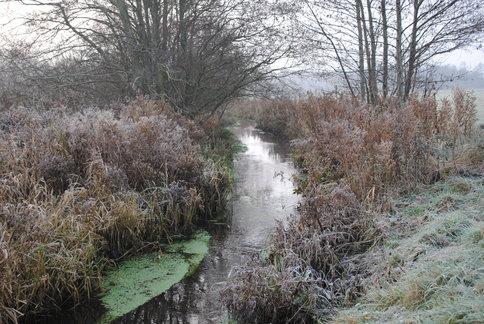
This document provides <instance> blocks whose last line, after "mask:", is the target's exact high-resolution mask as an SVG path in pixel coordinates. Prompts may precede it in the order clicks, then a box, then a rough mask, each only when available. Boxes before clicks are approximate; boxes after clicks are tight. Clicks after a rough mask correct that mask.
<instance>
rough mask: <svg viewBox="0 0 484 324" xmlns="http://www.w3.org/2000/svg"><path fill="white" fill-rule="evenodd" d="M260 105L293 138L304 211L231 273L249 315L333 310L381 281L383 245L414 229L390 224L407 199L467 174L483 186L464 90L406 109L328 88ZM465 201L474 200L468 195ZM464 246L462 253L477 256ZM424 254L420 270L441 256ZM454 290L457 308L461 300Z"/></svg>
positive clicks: (236, 309)
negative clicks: (368, 101) (377, 276)
mask: <svg viewBox="0 0 484 324" xmlns="http://www.w3.org/2000/svg"><path fill="white" fill-rule="evenodd" d="M261 107H262V108H261ZM257 109H258V110H256V112H257V114H256V115H255V118H256V120H258V124H259V126H260V127H261V128H263V129H266V130H269V131H273V132H275V133H276V134H277V133H284V136H285V137H287V138H289V139H292V144H293V156H294V161H295V163H296V164H297V165H298V166H299V168H300V176H299V177H298V179H296V182H297V184H298V191H299V192H300V193H301V195H302V196H303V199H302V202H301V204H300V206H299V208H298V215H295V216H294V217H292V218H291V219H290V220H288V223H287V224H280V225H279V226H278V227H277V228H276V232H275V233H274V235H273V236H272V238H271V240H270V244H269V245H268V247H267V249H266V251H265V252H264V253H263V254H262V256H261V257H260V258H258V259H256V260H255V261H254V262H253V263H252V264H250V265H248V266H247V267H246V268H244V269H240V271H238V272H237V273H235V275H234V276H233V277H232V280H231V284H230V285H229V286H228V287H227V289H226V290H225V292H224V293H225V298H226V301H227V304H228V307H229V308H230V309H231V311H232V313H233V314H234V316H235V317H236V318H237V319H238V320H240V321H241V322H254V321H256V322H260V323H265V322H287V321H288V322H295V323H300V322H314V321H315V320H329V319H331V318H334V316H335V314H337V312H338V310H339V309H341V308H344V307H349V306H351V305H355V304H356V303H357V302H358V301H359V300H360V297H361V296H362V295H363V294H365V293H366V292H367V291H368V290H369V287H370V286H372V285H373V284H374V282H372V281H371V279H369V278H371V277H372V275H373V274H375V272H374V271H375V269H374V267H376V266H383V265H384V264H385V262H386V261H385V260H384V257H380V258H379V257H377V256H376V254H375V251H377V250H378V251H384V252H383V255H384V254H385V253H389V251H390V250H389V247H388V246H387V245H388V243H387V242H388V237H392V235H393V233H394V232H396V231H398V230H399V229H401V230H402V234H400V235H401V237H403V236H409V235H410V233H411V232H407V230H408V231H410V228H411V227H408V228H407V227H405V228H402V227H403V226H402V224H401V223H399V222H393V221H389V219H390V220H391V219H393V218H392V217H394V216H388V215H389V214H391V215H393V213H392V212H391V211H392V210H398V208H399V207H398V206H399V205H398V201H399V199H404V198H403V197H408V196H407V195H409V194H415V193H416V192H417V191H416V190H417V189H418V188H421V187H422V186H428V185H430V184H434V185H435V186H437V187H438V186H439V185H440V186H445V183H447V182H445V181H452V180H446V179H448V178H449V177H453V176H455V175H459V174H460V175H467V176H473V177H475V178H476V180H472V181H471V180H469V181H471V182H472V185H471V186H472V188H474V189H472V190H473V191H472V192H475V194H474V196H476V195H477V196H479V195H480V193H481V189H479V186H480V185H479V184H480V183H482V171H483V163H484V155H483V153H482V152H483V147H482V133H480V131H479V130H478V129H476V128H475V120H476V118H475V114H476V109H475V99H474V98H473V96H472V95H471V94H469V93H466V92H464V91H459V90H458V91H456V92H455V93H454V97H453V98H452V99H450V100H445V101H443V102H437V101H435V100H433V99H419V98H413V99H412V100H410V101H409V103H408V104H406V105H404V106H399V105H396V104H395V103H394V102H392V101H389V102H387V103H385V104H384V105H381V106H378V107H372V106H368V105H365V104H362V103H360V102H359V101H358V100H354V99H351V98H347V97H345V96H340V95H329V96H325V97H310V98H308V99H304V100H299V101H284V102H278V103H275V104H271V103H267V102H266V103H263V104H257ZM260 109H262V110H268V111H266V112H261V111H260ZM274 119H277V120H274ZM281 125H283V127H282V126H281ZM452 179H454V178H452ZM465 181H467V180H465ZM473 181H474V182H473ZM466 183H467V182H466ZM462 186H463V187H464V188H465V187H466V186H467V185H466V184H463V185H462ZM457 187H458V186H457ZM462 206H465V207H463V208H466V209H468V210H472V209H473V208H475V207H476V205H475V204H474V205H473V204H471V203H469V206H467V205H466V203H465V199H464V202H463V203H462ZM422 209H423V206H410V207H408V209H407V211H406V213H409V214H411V215H413V217H416V218H418V217H420V216H422V215H421V214H420V213H421V212H422ZM415 215H418V216H415ZM396 217H398V216H396ZM449 217H450V216H449ZM472 217H474V218H476V214H472ZM407 221H408V220H405V221H403V223H405V222H407ZM426 221H428V222H429V223H432V225H430V226H438V225H439V224H441V225H439V226H440V227H445V226H451V225H445V224H447V223H446V222H447V221H448V222H450V223H452V219H448V220H445V219H441V218H439V217H435V218H434V219H433V220H431V219H430V218H428V219H427V220H426ZM409 222H410V223H411V221H409ZM469 222H470V223H469V231H471V232H473V233H476V232H479V231H480V230H481V229H480V223H479V222H478V221H477V220H474V221H472V220H469ZM429 231H430V230H429ZM450 231H452V230H450ZM403 232H404V233H405V234H403ZM442 235H444V234H442ZM469 235H470V234H469ZM473 235H474V234H473ZM433 239H434V238H432V236H430V237H429V240H430V241H431V240H433ZM435 239H436V240H438V239H439V238H435ZM410 242H411V241H410ZM476 244H480V243H476ZM461 247H462V248H463V246H459V247H457V249H459V248H461ZM466 251H467V250H465V249H464V248H463V250H462V251H461V252H462V255H463V257H464V258H465V255H467V256H469V257H470V256H471V254H472V253H467V252H466ZM409 253H410V252H409ZM456 253H457V254H459V252H456ZM370 255H371V256H372V257H370ZM473 258H475V256H474V257H473ZM422 262H423V263H422V264H421V267H423V266H424V264H429V265H431V264H433V263H432V262H431V261H428V263H427V262H424V261H422ZM467 262H470V263H472V264H474V265H475V260H474V259H472V258H471V259H469V260H466V261H464V263H463V265H465V264H466V263H467ZM476 280H477V281H479V280H482V279H481V278H480V277H479V276H477V279H476ZM388 282H389V284H388V286H389V287H392V286H393V283H392V281H391V280H389V281H388ZM404 285H405V283H402V286H401V287H403V286H404ZM419 293H420V292H419ZM423 294H425V292H424V293H423ZM403 295H405V293H404V294H403ZM455 296H456V297H455V299H456V304H457V303H459V302H460V301H464V299H462V300H461V299H460V298H461V297H459V296H458V295H455ZM417 297H418V296H417ZM391 298H392V297H389V298H388V299H391ZM402 298H403V297H402ZM412 298H413V297H412V296H410V297H405V298H404V299H405V300H407V302H408V300H410V299H412ZM412 302H413V301H410V303H412ZM417 303H418V302H417ZM475 310H476V308H474V309H473V310H472V311H470V313H472V314H471V315H470V316H471V317H469V318H472V316H474V315H476V314H474V313H475ZM370 312H371V311H370ZM476 316H478V314H477V315H476ZM358 320H359V319H357V320H356V321H358ZM350 321H351V319H350ZM383 321H384V320H383Z"/></svg>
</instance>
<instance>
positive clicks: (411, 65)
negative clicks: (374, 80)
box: [403, 0, 422, 101]
mask: <svg viewBox="0 0 484 324" xmlns="http://www.w3.org/2000/svg"><path fill="white" fill-rule="evenodd" d="M421 1H422V0H414V1H413V22H412V35H411V40H410V45H409V46H410V48H409V57H408V70H407V75H406V80H405V93H404V97H403V99H404V101H407V99H408V97H409V96H410V92H411V90H412V82H413V78H414V73H415V67H416V62H417V60H416V58H417V31H418V14H419V9H420V5H421Z"/></svg>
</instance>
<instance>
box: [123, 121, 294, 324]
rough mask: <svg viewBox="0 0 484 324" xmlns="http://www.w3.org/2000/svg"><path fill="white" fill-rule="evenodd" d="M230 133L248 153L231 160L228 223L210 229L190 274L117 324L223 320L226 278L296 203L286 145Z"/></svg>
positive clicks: (254, 134) (252, 133)
mask: <svg viewBox="0 0 484 324" xmlns="http://www.w3.org/2000/svg"><path fill="white" fill-rule="evenodd" d="M233 131H234V132H235V134H236V135H237V137H238V138H239V140H240V141H241V142H242V143H243V144H244V145H245V146H246V147H247V150H246V151H245V152H244V153H241V154H240V156H239V158H238V159H237V161H236V162H235V169H236V183H235V188H234V191H235V192H234V198H233V199H232V201H231V205H230V212H231V217H230V221H229V222H228V224H226V225H224V226H220V228H219V230H217V231H214V233H213V239H212V242H211V246H210V251H209V254H208V256H207V257H206V258H205V260H204V261H203V262H202V264H201V265H200V268H199V269H198V271H197V272H196V273H195V275H194V276H192V277H191V278H188V279H186V280H184V281H183V282H180V283H178V284H176V285H175V286H173V287H172V288H171V289H170V290H169V291H167V292H166V293H164V294H162V295H160V296H159V297H157V298H155V299H153V300H152V301H150V302H149V303H147V304H145V305H143V306H141V307H139V308H138V309H136V310H135V311H133V312H131V313H130V314H128V315H126V316H124V317H123V318H121V319H120V320H118V321H116V323H190V324H192V323H223V322H227V320H228V314H227V310H226V308H225V305H224V302H223V301H222V300H221V299H220V290H221V289H222V288H223V286H224V284H225V282H226V280H227V278H228V277H229V276H230V273H231V272H232V271H233V270H234V269H235V268H237V267H238V266H241V265H244V264H246V263H247V261H248V260H249V259H250V258H251V256H253V255H254V253H257V252H258V251H260V249H261V248H262V247H263V246H264V244H265V242H266V240H267V239H268V237H269V236H270V234H271V233H272V231H273V229H274V226H275V223H276V220H277V219H280V220H283V219H285V218H287V216H289V215H290V214H292V213H293V211H294V208H295V206H296V204H297V196H296V195H295V194H294V193H293V192H294V187H293V184H292V181H291V176H292V175H293V174H294V173H295V169H294V167H293V165H292V163H291V161H290V158H289V149H288V146H287V143H280V142H278V141H276V140H275V139H274V138H273V137H271V136H269V135H266V134H264V133H262V132H260V131H258V130H256V129H255V128H254V127H251V126H241V127H236V128H234V129H233Z"/></svg>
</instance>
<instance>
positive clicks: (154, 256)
mask: <svg viewBox="0 0 484 324" xmlns="http://www.w3.org/2000/svg"><path fill="white" fill-rule="evenodd" d="M209 240H210V235H209V234H208V233H207V232H199V233H198V234H196V235H195V236H194V237H193V238H192V239H190V240H187V241H181V242H177V243H174V244H171V245H169V246H168V248H167V249H166V251H165V252H163V253H151V254H147V255H143V256H139V257H135V258H132V259H129V260H127V261H124V262H122V263H120V264H119V266H117V267H116V268H115V269H113V270H111V271H109V272H108V273H107V274H106V276H105V278H104V279H103V283H102V287H103V290H104V291H105V293H104V294H103V296H102V297H101V301H102V303H103V305H104V306H105V307H106V309H107V311H106V313H105V315H104V316H103V317H102V318H101V320H100V321H99V322H100V323H109V322H111V321H113V320H115V319H117V318H119V317H121V316H123V315H125V314H127V313H129V312H130V311H132V310H134V309H136V308H138V307H139V306H141V305H143V304H145V303H146V302H148V301H150V300H151V299H153V298H154V297H156V296H158V295H160V294H162V293H163V292H165V291H166V290H168V289H169V288H170V287H171V286H173V285H174V284H176V283H177V282H179V281H181V280H182V279H184V278H185V277H187V276H190V275H192V274H193V273H194V272H195V270H196V269H197V267H198V265H199V264H200V262H201V261H202V260H203V258H204V257H205V255H206V254H207V253H208V243H209Z"/></svg>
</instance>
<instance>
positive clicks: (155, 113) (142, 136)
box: [0, 99, 230, 322]
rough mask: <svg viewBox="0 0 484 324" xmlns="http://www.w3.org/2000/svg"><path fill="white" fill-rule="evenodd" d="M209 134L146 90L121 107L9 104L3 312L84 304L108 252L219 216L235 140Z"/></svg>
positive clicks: (0, 317) (15, 314)
mask: <svg viewBox="0 0 484 324" xmlns="http://www.w3.org/2000/svg"><path fill="white" fill-rule="evenodd" d="M210 138H212V136H211V135H210V134H209V133H207V132H206V131H203V130H202V129H200V128H198V127H197V126H196V125H195V124H194V123H193V122H191V121H190V120H188V119H186V118H184V117H182V116H181V115H179V114H177V113H175V112H174V111H173V110H172V109H171V108H170V107H168V106H167V105H165V104H163V103H161V102H157V101H149V100H143V99H138V100H136V101H134V102H132V103H131V104H130V105H128V106H125V107H122V108H120V109H119V110H118V111H99V110H96V111H94V110H83V111H80V112H77V113H69V112H67V111H61V110H50V111H46V112H41V111H35V110H29V109H26V108H17V109H13V110H8V111H5V112H2V114H1V115H0V205H1V208H0V292H1V294H0V322H5V321H17V320H18V319H19V318H20V317H21V316H22V315H24V314H27V315H35V314H38V313H42V312H45V311H46V310H55V309H61V308H63V307H65V306H66V305H75V304H76V303H77V302H79V301H80V300H82V298H85V297H86V296H87V297H89V296H93V294H94V293H95V292H97V289H98V287H99V280H100V276H101V272H102V270H103V269H104V268H105V266H106V265H107V264H108V263H110V262H112V261H113V260H114V261H116V260H118V259H121V258H123V257H125V256H126V255H128V254H130V253H133V252H136V251H139V250H140V249H147V248H154V247H157V246H159V244H160V243H162V242H166V241H168V240H170V239H172V238H173V237H174V236H175V235H178V236H179V235H184V234H190V232H191V231H192V230H193V228H194V226H195V225H197V224H200V222H203V221H206V220H208V219H209V218H210V217H211V216H213V215H214V213H216V212H217V210H218V209H219V208H220V206H221V205H222V204H223V201H224V199H225V195H226V192H227V190H228V189H229V188H228V185H229V182H230V179H229V167H228V165H227V163H226V161H228V160H229V159H230V157H228V158H227V157H226V156H224V154H229V153H230V152H229V151H223V150H218V151H214V150H213V148H212V147H211V146H210V145H209V144H207V145H204V146H203V147H202V146H201V144H200V143H202V142H205V143H210V142H211V140H210ZM227 149H230V145H227ZM214 193H215V194H214Z"/></svg>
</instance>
